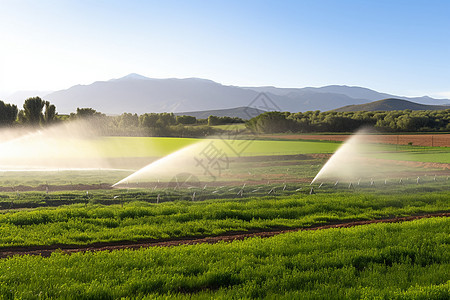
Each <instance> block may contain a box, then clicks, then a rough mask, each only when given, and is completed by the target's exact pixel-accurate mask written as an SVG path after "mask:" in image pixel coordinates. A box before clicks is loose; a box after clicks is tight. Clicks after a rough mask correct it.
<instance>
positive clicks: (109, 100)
mask: <svg viewBox="0 0 450 300" xmlns="http://www.w3.org/2000/svg"><path fill="white" fill-rule="evenodd" d="M261 92H264V94H263V95H261ZM384 98H399V97H397V96H392V95H387V94H383V93H378V92H376V91H373V90H369V89H366V88H360V87H347V86H326V87H321V88H287V89H286V88H276V87H238V86H226V85H222V84H219V83H216V82H214V81H211V80H206V79H198V78H187V79H175V78H171V79H151V78H147V77H144V76H141V75H138V74H130V75H127V76H125V77H122V78H119V79H112V80H109V81H98V82H94V83H92V84H89V85H76V86H73V87H71V88H69V89H66V90H61V91H57V92H53V93H50V94H48V95H46V96H45V97H44V99H45V100H49V101H51V102H52V103H54V104H55V105H56V107H57V111H58V112H59V113H70V112H74V111H75V110H76V108H77V107H91V108H94V109H96V110H98V111H101V112H104V113H107V114H121V113H123V112H131V113H139V114H142V113H146V112H185V111H187V112H192V111H204V110H218V109H231V108H236V107H247V106H250V107H254V108H257V109H260V110H263V111H267V110H281V111H290V112H298V111H307V110H321V111H327V110H332V109H336V108H339V107H342V106H346V105H353V104H364V103H368V102H371V101H373V100H379V99H384ZM408 99H409V98H407V99H406V100H408ZM411 99H412V98H411ZM411 99H409V100H411ZM414 99H417V100H415V102H419V103H422V102H421V101H423V102H425V103H428V102H432V103H434V104H450V100H447V99H441V100H439V99H432V98H428V97H422V98H414ZM5 100H8V99H5Z"/></svg>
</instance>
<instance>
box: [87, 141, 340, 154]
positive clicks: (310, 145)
mask: <svg viewBox="0 0 450 300" xmlns="http://www.w3.org/2000/svg"><path fill="white" fill-rule="evenodd" d="M210 141H214V142H215V143H217V145H218V146H219V147H221V148H223V149H224V151H226V152H227V154H228V155H229V156H235V155H236V153H235V152H234V151H233V150H232V149H230V147H234V145H235V144H245V146H246V148H245V150H244V151H243V153H242V155H244V156H254V155H255V156H257V155H280V154H281V155H290V154H306V153H333V152H334V151H335V150H336V149H337V147H338V146H339V145H338V144H337V143H332V142H304V141H270V140H267V141H264V140H249V141H248V140H236V141H233V140H227V144H228V145H230V147H228V146H227V145H225V144H223V142H222V140H221V139H192V138H156V137H106V138H101V139H98V140H96V141H94V143H95V144H96V147H98V149H100V151H101V153H102V154H103V156H105V157H143V156H144V157H162V156H165V155H168V154H170V153H172V152H175V151H177V150H180V149H181V148H183V147H186V146H189V145H192V144H194V143H199V142H204V143H208V142H210ZM235 147H236V152H240V151H239V150H241V148H242V147H243V146H239V145H236V146H235Z"/></svg>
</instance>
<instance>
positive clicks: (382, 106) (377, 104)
mask: <svg viewBox="0 0 450 300" xmlns="http://www.w3.org/2000/svg"><path fill="white" fill-rule="evenodd" d="M405 109H410V110H443V109H450V106H448V105H447V106H445V105H425V104H419V103H415V102H411V101H407V100H402V99H393V98H389V99H383V100H378V101H374V102H371V103H366V104H359V105H347V106H344V107H341V108H338V109H335V110H334V111H337V112H348V111H392V110H405Z"/></svg>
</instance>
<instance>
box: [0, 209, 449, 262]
mask: <svg viewBox="0 0 450 300" xmlns="http://www.w3.org/2000/svg"><path fill="white" fill-rule="evenodd" d="M433 217H450V212H443V213H434V214H423V215H417V216H409V217H396V218H386V219H378V220H369V221H353V222H341V223H334V224H328V225H322V226H315V227H309V228H294V229H285V230H273V231H259V232H258V231H247V232H230V233H228V234H224V235H220V236H211V237H201V238H195V237H194V238H185V239H180V240H173V239H172V240H143V241H140V242H135V241H120V242H110V243H95V244H90V245H86V246H80V245H51V246H27V247H7V248H3V249H1V250H0V258H6V257H10V256H13V255H41V256H43V257H48V256H50V255H51V254H52V252H54V251H62V252H64V253H66V254H70V253H74V252H86V251H111V250H119V249H140V248H148V247H171V246H179V245H196V244H202V243H208V244H215V243H218V242H221V241H224V242H232V241H236V240H244V239H246V238H251V237H261V238H266V237H271V236H275V235H278V234H282V233H288V232H295V231H303V230H322V229H329V228H348V227H354V226H361V225H367V224H373V223H399V222H406V221H413V220H417V219H423V218H433Z"/></svg>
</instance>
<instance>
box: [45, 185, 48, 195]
mask: <svg viewBox="0 0 450 300" xmlns="http://www.w3.org/2000/svg"><path fill="white" fill-rule="evenodd" d="M45 193H46V194H47V196H48V186H46V187H45Z"/></svg>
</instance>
